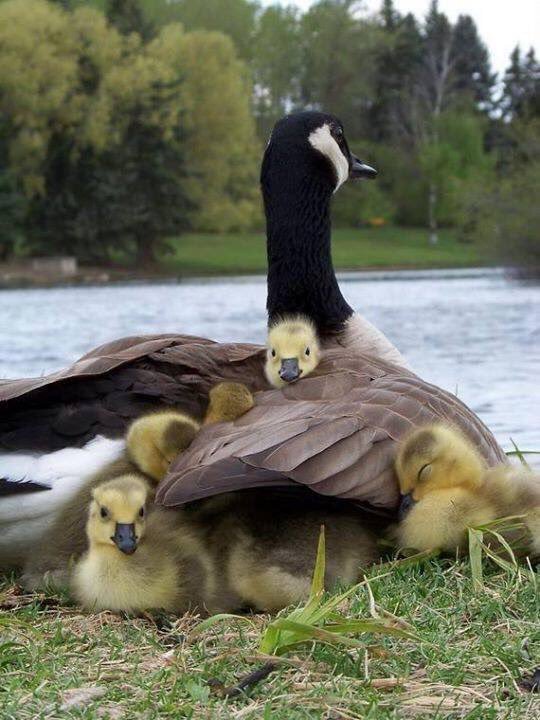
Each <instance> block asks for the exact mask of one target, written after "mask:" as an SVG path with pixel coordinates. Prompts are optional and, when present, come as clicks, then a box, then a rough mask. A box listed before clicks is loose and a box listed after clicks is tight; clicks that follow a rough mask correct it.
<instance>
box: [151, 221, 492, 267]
mask: <svg viewBox="0 0 540 720" xmlns="http://www.w3.org/2000/svg"><path fill="white" fill-rule="evenodd" d="M171 244H172V247H173V252H172V253H171V254H170V255H167V256H166V257H165V258H164V259H163V262H162V265H161V267H162V269H163V270H164V271H167V272H170V273H174V274H182V275H206V274H223V275H225V274H234V273H264V272H266V247H265V238H264V235H263V234H262V233H250V234H249V233H248V234H227V235H204V234H189V235H184V236H182V237H180V238H178V239H174V240H172V242H171ZM332 244H333V257H334V264H335V266H336V268H338V269H348V270H349V269H362V268H392V267H405V268H419V267H420V268H444V267H467V266H469V267H470V266H475V265H476V266H477V265H484V264H486V259H485V258H484V257H483V256H482V254H481V252H480V251H479V249H478V248H477V247H475V246H474V245H470V244H464V243H460V242H458V241H457V239H456V235H455V233H454V232H453V231H452V230H443V231H441V233H440V240H439V244H438V245H436V246H434V247H433V246H430V245H429V243H428V233H427V230H425V229H419V228H401V227H382V228H362V229H356V230H355V229H338V230H335V231H334V233H333V242H332Z"/></svg>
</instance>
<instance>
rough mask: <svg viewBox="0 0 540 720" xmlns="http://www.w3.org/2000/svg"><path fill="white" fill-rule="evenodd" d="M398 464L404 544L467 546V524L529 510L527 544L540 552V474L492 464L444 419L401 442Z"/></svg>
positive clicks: (422, 547) (451, 548) (418, 547)
mask: <svg viewBox="0 0 540 720" xmlns="http://www.w3.org/2000/svg"><path fill="white" fill-rule="evenodd" d="M396 469H397V474H398V480H399V485H400V490H401V506H400V508H401V509H400V522H399V524H398V526H397V528H396V536H397V540H398V543H399V545H400V546H401V547H407V548H414V549H415V550H431V549H441V550H445V551H449V552H455V551H456V550H463V549H464V547H465V546H466V543H467V529H468V528H469V527H475V526H478V525H483V524H485V523H489V522H491V521H493V520H496V519H498V518H502V517H508V516H513V515H525V525H526V527H527V528H528V531H529V535H530V543H529V549H530V551H531V553H532V554H533V555H538V554H540V477H539V476H535V475H534V474H533V473H531V472H528V471H526V470H524V469H523V468H516V467H514V466H511V465H499V466H498V467H493V468H488V467H487V465H486V463H485V462H484V460H483V459H482V458H481V457H480V455H479V454H478V452H477V451H476V449H475V448H474V447H473V445H472V444H471V443H470V441H469V440H468V439H466V438H465V437H464V436H463V435H462V434H461V433H460V432H458V431H457V430H455V429H454V428H451V427H448V426H445V425H441V424H438V425H431V426H428V427H426V428H421V429H419V430H415V431H414V432H413V433H412V434H411V435H410V436H409V437H408V438H407V439H406V440H405V441H404V442H403V444H402V445H401V447H400V450H399V452H398V455H397V458H396Z"/></svg>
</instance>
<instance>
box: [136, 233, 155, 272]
mask: <svg viewBox="0 0 540 720" xmlns="http://www.w3.org/2000/svg"><path fill="white" fill-rule="evenodd" d="M136 243H137V267H139V268H146V267H151V266H152V265H153V264H154V263H155V257H154V243H153V242H152V240H151V239H150V238H149V237H147V236H141V235H138V236H137V238H136Z"/></svg>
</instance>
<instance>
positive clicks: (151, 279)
mask: <svg viewBox="0 0 540 720" xmlns="http://www.w3.org/2000/svg"><path fill="white" fill-rule="evenodd" d="M510 273H511V269H509V268H505V267H501V266H496V267H492V266H487V265H471V266H437V267H434V266H429V267H426V266H422V265H415V266H411V265H395V266H370V267H355V268H339V269H337V270H336V275H337V278H338V280H339V281H340V282H350V281H362V280H365V281H377V280H381V281H382V280H392V279H395V280H398V279H399V280H415V279H418V280H421V279H430V278H433V279H436V278H440V279H443V278H446V279H451V278H456V279H458V278H461V279H463V278H475V277H506V276H508V275H509V274H510ZM104 275H107V277H104ZM221 282H228V283H238V284H242V283H247V282H254V283H259V282H260V283H264V282H266V275H265V274H264V273H262V272H257V273H253V272H245V273H242V272H236V273H233V272H231V273H226V272H225V273H223V272H222V273H219V272H216V273H205V274H203V273H197V272H193V273H186V274H184V275H170V274H168V273H163V274H160V273H151V274H144V273H140V274H139V273H115V272H112V273H110V274H109V271H107V270H105V269H104V268H103V269H102V271H101V272H100V273H99V274H96V275H94V274H93V273H90V274H88V275H85V274H84V273H81V276H80V277H74V278H70V279H69V280H66V279H65V278H51V279H48V280H43V279H40V278H32V277H30V276H28V277H18V278H13V280H10V281H3V280H2V279H1V278H0V291H1V290H47V289H51V290H53V289H61V288H80V287H86V288H100V287H126V286H137V285H179V284H203V283H207V284H213V283H216V284H218V283H221Z"/></svg>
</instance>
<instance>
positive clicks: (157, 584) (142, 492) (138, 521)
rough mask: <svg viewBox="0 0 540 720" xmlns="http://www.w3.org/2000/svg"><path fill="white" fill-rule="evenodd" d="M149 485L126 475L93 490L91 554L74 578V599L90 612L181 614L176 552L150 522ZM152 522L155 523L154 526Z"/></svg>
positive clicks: (89, 524)
mask: <svg viewBox="0 0 540 720" xmlns="http://www.w3.org/2000/svg"><path fill="white" fill-rule="evenodd" d="M150 491H151V489H150V486H149V484H148V483H147V482H146V481H145V480H144V479H143V478H142V477H141V476H139V475H135V474H128V475H122V476H120V477H117V478H115V479H114V480H109V481H108V482H105V483H103V484H102V485H99V486H98V487H95V488H94V489H93V491H92V500H91V503H90V507H89V510H88V521H87V524H86V534H87V538H88V550H87V551H86V552H85V554H84V555H83V556H82V558H81V559H80V560H79V561H78V562H77V563H76V565H75V567H74V569H73V573H72V576H71V592H72V595H73V597H74V599H75V600H76V601H77V602H78V603H79V604H80V605H82V606H83V607H84V608H86V609H87V610H91V611H95V612H99V611H101V610H112V611H116V612H119V611H124V612H127V613H131V614H139V613H141V612H143V611H146V610H151V609H163V610H166V611H170V612H173V611H178V610H181V609H183V604H182V597H181V593H180V576H179V572H180V569H179V564H178V562H177V558H176V548H175V547H174V544H173V541H171V540H170V539H169V538H168V536H167V533H164V532H162V531H158V532H156V531H157V530H159V528H158V527H157V525H156V522H155V520H157V521H158V523H159V524H161V521H162V518H159V517H157V516H156V515H155V514H154V515H152V513H150V515H149V516H148V518H147V513H148V501H149V494H150ZM153 518H154V521H153Z"/></svg>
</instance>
